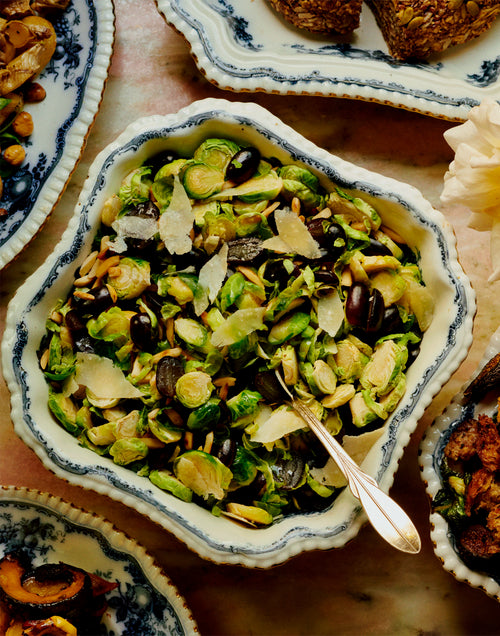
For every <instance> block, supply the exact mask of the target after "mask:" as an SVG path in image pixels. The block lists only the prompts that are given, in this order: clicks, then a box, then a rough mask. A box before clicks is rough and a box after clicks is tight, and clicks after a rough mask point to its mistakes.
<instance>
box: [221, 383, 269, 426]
mask: <svg viewBox="0 0 500 636" xmlns="http://www.w3.org/2000/svg"><path fill="white" fill-rule="evenodd" d="M260 400H262V395H261V394H260V393H259V392H258V391H251V390H250V389H243V391H241V392H240V393H238V394H237V395H234V396H233V397H232V398H230V399H229V400H227V402H226V404H227V407H228V409H229V412H230V413H231V418H232V420H233V422H237V421H241V420H242V418H244V419H245V421H247V420H248V418H251V417H252V416H254V415H255V414H256V413H257V412H258V410H259V402H260Z"/></svg>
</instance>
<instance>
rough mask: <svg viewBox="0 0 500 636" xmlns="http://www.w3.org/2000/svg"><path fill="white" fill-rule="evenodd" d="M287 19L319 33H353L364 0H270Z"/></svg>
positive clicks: (297, 25)
mask: <svg viewBox="0 0 500 636" xmlns="http://www.w3.org/2000/svg"><path fill="white" fill-rule="evenodd" d="M269 3H270V4H271V6H272V7H274V9H275V10H276V11H277V12H278V13H280V14H281V15H282V16H283V17H284V18H285V20H287V21H288V22H291V23H292V24H293V25H294V26H296V27H298V28H299V29H306V30H307V31H313V32H318V33H339V34H348V33H352V32H353V31H354V30H355V29H357V28H358V26H359V18H360V14H361V5H362V0H269Z"/></svg>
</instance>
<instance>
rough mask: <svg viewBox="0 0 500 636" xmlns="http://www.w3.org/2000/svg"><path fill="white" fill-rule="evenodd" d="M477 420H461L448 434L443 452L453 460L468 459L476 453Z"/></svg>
mask: <svg viewBox="0 0 500 636" xmlns="http://www.w3.org/2000/svg"><path fill="white" fill-rule="evenodd" d="M477 429H478V422H477V420H475V419H473V418H470V419H468V420H464V421H463V422H461V423H460V424H459V425H458V426H457V428H456V429H455V430H454V431H453V433H452V434H451V435H450V439H449V441H448V444H447V445H446V447H445V449H444V454H445V456H446V457H448V459H452V460H454V461H460V460H462V461H468V460H469V459H472V458H473V457H474V455H476V454H477V442H478V431H477Z"/></svg>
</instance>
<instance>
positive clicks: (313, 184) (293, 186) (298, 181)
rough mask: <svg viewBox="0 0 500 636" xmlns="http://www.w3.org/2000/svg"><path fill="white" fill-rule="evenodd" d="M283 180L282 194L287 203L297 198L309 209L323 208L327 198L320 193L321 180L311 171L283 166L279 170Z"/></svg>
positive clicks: (298, 167) (292, 166) (293, 166)
mask: <svg viewBox="0 0 500 636" xmlns="http://www.w3.org/2000/svg"><path fill="white" fill-rule="evenodd" d="M279 176H280V177H281V179H282V180H283V190H282V194H283V196H284V197H285V199H286V200H287V201H291V200H292V199H293V198H294V197H297V198H298V199H299V200H300V202H301V203H302V204H303V205H304V206H305V207H306V208H307V209H311V208H321V207H323V205H324V202H325V197H324V196H323V195H322V194H320V193H319V192H318V189H319V180H318V178H317V177H316V175H314V174H313V173H312V172H311V171H310V170H307V169H306V168H301V167H300V166H296V165H288V166H283V167H282V168H281V169H280V170H279Z"/></svg>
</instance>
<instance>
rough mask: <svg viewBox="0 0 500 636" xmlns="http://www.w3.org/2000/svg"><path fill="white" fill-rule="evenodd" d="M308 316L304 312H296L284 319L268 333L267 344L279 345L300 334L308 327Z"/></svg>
mask: <svg viewBox="0 0 500 636" xmlns="http://www.w3.org/2000/svg"><path fill="white" fill-rule="evenodd" d="M309 321H310V316H309V314H305V313H304V312H301V311H297V312H296V313H294V314H291V315H290V316H287V317H286V318H284V319H283V320H282V321H281V322H279V323H278V324H277V325H274V327H273V328H272V329H271V331H270V332H269V338H268V340H269V342H270V343H271V344H273V345H280V344H283V343H284V342H287V341H288V340H291V339H292V338H295V336H298V335H299V334H301V333H302V332H303V331H304V329H305V328H306V327H307V326H308V325H309Z"/></svg>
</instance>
